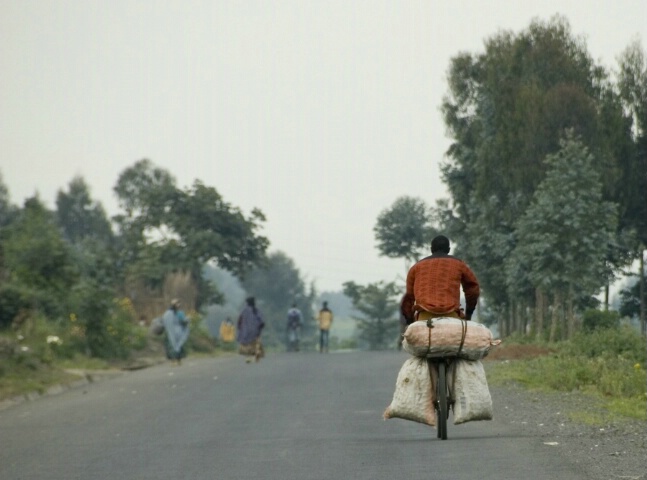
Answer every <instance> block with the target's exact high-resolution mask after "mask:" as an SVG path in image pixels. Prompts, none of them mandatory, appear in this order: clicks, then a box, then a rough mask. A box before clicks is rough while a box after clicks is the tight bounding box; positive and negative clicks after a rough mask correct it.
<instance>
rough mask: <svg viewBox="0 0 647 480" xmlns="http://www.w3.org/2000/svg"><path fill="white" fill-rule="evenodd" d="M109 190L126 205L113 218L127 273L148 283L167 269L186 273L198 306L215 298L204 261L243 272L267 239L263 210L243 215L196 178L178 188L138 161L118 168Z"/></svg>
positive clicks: (259, 256) (156, 283)
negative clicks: (204, 273)
mask: <svg viewBox="0 0 647 480" xmlns="http://www.w3.org/2000/svg"><path fill="white" fill-rule="evenodd" d="M114 190H115V192H116V193H117V195H118V197H119V201H120V205H121V206H122V208H123V209H124V210H125V213H124V214H122V215H119V216H117V217H115V220H116V222H117V223H118V225H119V226H120V231H121V238H120V240H121V249H122V257H123V259H124V260H125V261H126V265H128V267H127V268H128V273H129V275H130V276H132V277H134V278H140V279H143V280H145V281H146V284H147V285H149V286H151V287H153V288H156V289H159V288H161V285H162V283H163V281H164V278H165V277H166V275H167V274H168V273H170V272H175V271H185V272H191V274H192V277H193V280H194V282H195V283H196V285H197V287H198V290H199V295H198V300H197V305H195V306H196V307H200V306H201V305H202V304H208V303H212V302H213V301H216V300H217V292H216V291H215V290H213V289H212V288H211V286H210V285H209V284H208V283H207V282H205V281H204V277H203V276H202V274H201V273H202V268H203V266H204V265H205V264H206V263H208V262H214V263H215V264H217V265H218V266H219V267H221V268H224V269H226V270H229V271H231V272H232V273H235V274H238V275H243V274H244V273H245V272H246V271H248V270H249V269H250V268H252V267H254V266H256V265H259V264H261V263H262V261H263V260H264V257H265V251H266V249H267V246H268V245H269V241H268V240H267V239H266V238H265V237H263V236H261V235H259V234H258V230H259V229H260V228H261V224H262V222H264V221H265V217H264V216H263V214H262V212H261V211H260V210H258V209H254V210H253V211H252V212H251V215H250V216H249V217H245V216H244V215H243V214H242V212H241V211H240V210H239V209H238V208H236V207H234V206H232V205H230V204H229V203H227V202H225V201H224V199H223V198H222V197H221V196H220V194H219V193H218V192H217V191H216V189H214V188H213V187H208V186H206V185H203V184H202V183H201V182H199V181H195V182H194V184H193V186H192V187H190V188H186V189H179V188H177V187H176V185H175V179H174V178H173V177H172V176H171V175H170V174H169V173H168V172H167V171H165V170H163V169H160V168H158V167H155V166H154V165H153V164H152V162H150V161H149V160H141V161H139V162H137V163H136V164H135V165H134V166H132V167H130V168H128V169H126V170H125V171H124V172H122V174H121V175H120V177H119V180H118V182H117V185H116V186H115V188H114Z"/></svg>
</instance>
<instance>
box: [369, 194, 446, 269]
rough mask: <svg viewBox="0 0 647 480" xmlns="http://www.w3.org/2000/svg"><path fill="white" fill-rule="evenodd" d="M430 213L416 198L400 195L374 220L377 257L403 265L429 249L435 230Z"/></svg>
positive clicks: (416, 259)
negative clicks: (403, 261)
mask: <svg viewBox="0 0 647 480" xmlns="http://www.w3.org/2000/svg"><path fill="white" fill-rule="evenodd" d="M431 219H432V217H431V211H430V209H429V207H428V206H427V205H426V204H425V202H424V201H423V200H421V199H419V198H413V197H408V196H403V197H400V198H397V199H396V200H395V202H394V203H393V205H392V206H391V207H390V208H388V209H385V210H383V211H382V212H381V213H380V214H379V216H378V217H377V222H376V224H375V227H373V231H374V232H375V239H376V240H377V242H378V244H377V248H378V250H379V251H380V254H381V255H383V256H385V257H390V258H403V259H404V260H405V266H406V268H407V269H408V267H409V266H410V265H411V263H413V262H416V261H418V259H419V258H420V257H421V255H422V254H421V251H422V250H423V249H424V248H425V247H427V249H428V247H429V243H430V241H431V238H432V237H433V236H434V234H435V232H436V230H435V229H434V228H433V226H432V225H431Z"/></svg>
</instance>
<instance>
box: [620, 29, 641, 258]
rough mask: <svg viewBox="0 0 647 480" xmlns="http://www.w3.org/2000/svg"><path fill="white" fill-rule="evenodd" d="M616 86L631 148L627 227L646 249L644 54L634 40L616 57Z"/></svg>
mask: <svg viewBox="0 0 647 480" xmlns="http://www.w3.org/2000/svg"><path fill="white" fill-rule="evenodd" d="M619 63H620V72H619V75H618V87H619V90H620V96H621V98H622V101H623V104H624V107H625V108H626V109H627V110H628V111H629V112H630V113H631V118H632V121H633V134H634V139H635V142H634V148H633V149H632V152H631V154H630V155H631V157H630V160H631V161H629V162H626V163H627V168H626V170H625V172H626V173H625V176H624V180H625V183H624V184H623V189H622V191H623V193H624V195H626V198H627V200H626V202H625V203H626V204H627V208H626V211H627V217H628V218H627V221H626V223H627V226H628V227H630V228H633V229H635V230H636V231H637V233H638V238H639V239H640V241H641V242H642V245H643V248H645V246H647V175H645V172H647V54H646V53H645V51H644V50H643V49H642V48H641V46H640V44H639V42H638V41H635V42H633V43H632V44H630V45H629V46H628V47H627V48H626V49H625V50H624V52H622V54H621V56H620V58H619Z"/></svg>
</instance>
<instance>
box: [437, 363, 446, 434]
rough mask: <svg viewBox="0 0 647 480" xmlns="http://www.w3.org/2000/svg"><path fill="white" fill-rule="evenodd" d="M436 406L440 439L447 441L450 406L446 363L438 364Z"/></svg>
mask: <svg viewBox="0 0 647 480" xmlns="http://www.w3.org/2000/svg"><path fill="white" fill-rule="evenodd" d="M436 405H437V406H438V417H437V418H436V429H437V430H438V438H440V439H441V440H447V417H449V404H448V401H447V365H446V364H445V362H438V385H436Z"/></svg>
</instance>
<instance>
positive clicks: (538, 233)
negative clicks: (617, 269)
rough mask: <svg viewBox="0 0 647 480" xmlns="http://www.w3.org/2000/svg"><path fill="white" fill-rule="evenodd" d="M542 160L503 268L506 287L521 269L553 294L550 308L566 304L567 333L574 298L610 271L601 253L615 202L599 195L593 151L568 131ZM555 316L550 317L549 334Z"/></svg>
mask: <svg viewBox="0 0 647 480" xmlns="http://www.w3.org/2000/svg"><path fill="white" fill-rule="evenodd" d="M545 161H546V165H547V168H548V172H547V174H546V177H545V179H544V181H543V182H542V183H541V184H540V185H539V187H538V188H537V191H536V192H535V195H534V197H533V201H532V203H531V205H530V206H529V207H528V209H527V210H526V212H525V213H524V215H523V216H522V218H521V219H520V220H519V223H518V226H517V236H518V244H517V246H516V248H515V250H514V252H513V253H512V255H511V256H510V257H509V258H508V260H507V262H506V268H507V270H508V279H509V283H510V285H509V286H510V287H512V286H513V284H514V283H515V282H517V281H518V278H519V275H520V272H525V273H524V274H523V275H524V277H525V278H524V279H527V281H529V282H530V283H531V284H532V285H533V287H535V288H537V289H540V290H542V291H544V292H548V293H549V294H550V295H552V297H553V311H554V312H556V311H558V310H560V309H561V308H563V307H565V308H566V310H567V312H568V315H567V318H568V320H569V322H568V324H567V326H566V327H567V328H566V330H567V331H568V332H569V333H572V332H573V329H574V327H575V325H574V316H573V306H574V303H575V302H577V300H578V299H579V298H581V297H587V296H591V295H595V294H596V293H598V291H599V289H600V288H601V287H603V286H604V285H605V284H606V282H607V280H608V278H609V277H610V276H611V274H612V272H610V271H609V268H608V265H607V264H606V263H605V261H604V259H605V253H606V250H607V246H608V245H609V243H610V242H611V241H612V239H613V236H614V233H615V227H616V223H617V206H616V205H614V204H611V203H609V202H605V201H603V199H602V182H601V180H600V175H599V173H598V172H596V170H595V169H593V168H592V165H593V156H592V155H591V154H590V153H589V152H588V149H587V148H586V147H585V146H584V145H583V144H582V142H581V141H580V140H579V139H577V138H575V137H574V134H573V132H572V131H569V132H568V133H567V135H566V137H565V139H564V140H563V141H562V143H561V150H559V152H557V153H556V154H554V155H548V156H547V157H546V160H545ZM565 186H567V188H565ZM526 276H527V277H526ZM556 322H557V317H554V323H553V325H552V328H551V338H550V339H551V340H553V339H554V338H555V335H556V329H557V326H558V325H557V323H556Z"/></svg>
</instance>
